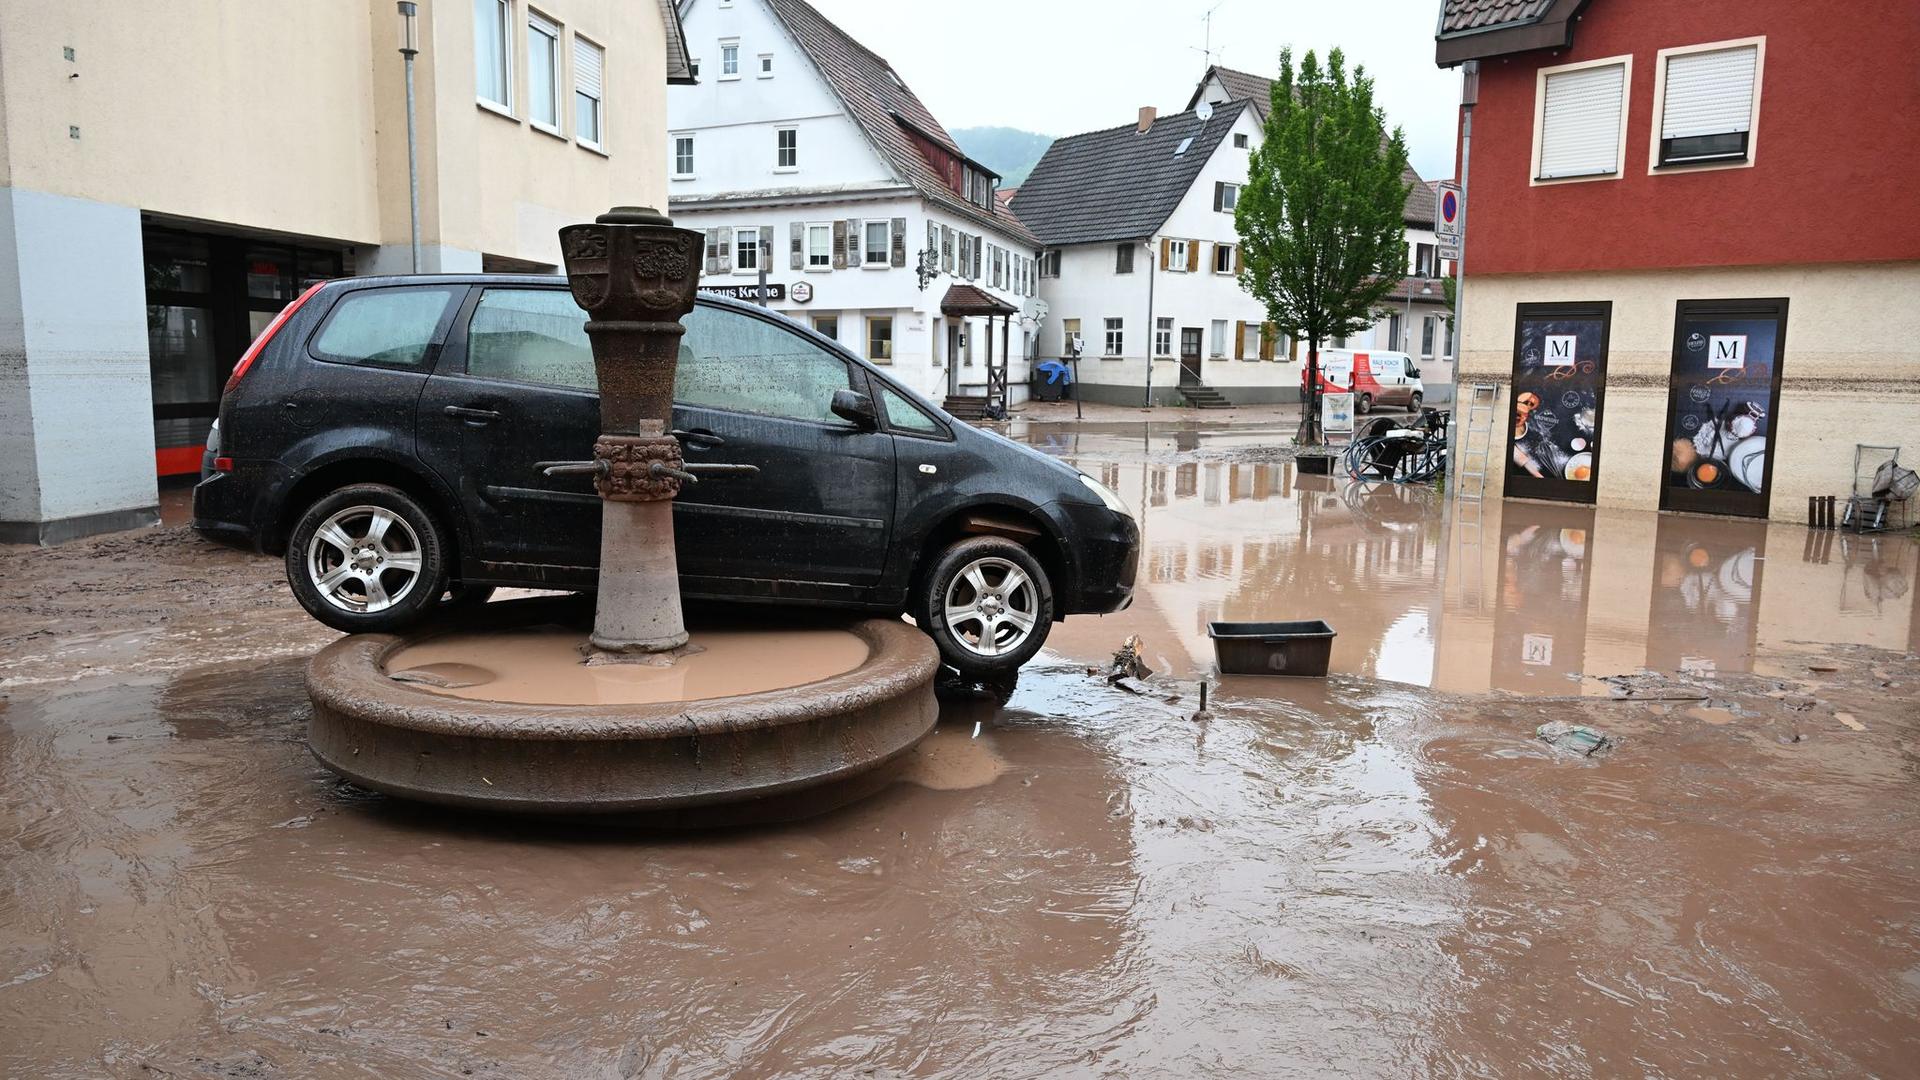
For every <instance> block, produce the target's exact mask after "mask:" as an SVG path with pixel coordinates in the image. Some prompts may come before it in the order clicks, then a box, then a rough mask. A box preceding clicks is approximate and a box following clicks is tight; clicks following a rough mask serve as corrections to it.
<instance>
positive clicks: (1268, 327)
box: [1260, 322, 1279, 360]
mask: <svg viewBox="0 0 1920 1080" xmlns="http://www.w3.org/2000/svg"><path fill="white" fill-rule="evenodd" d="M1277 336H1279V335H1278V333H1277V332H1276V331H1275V329H1274V325H1273V324H1272V323H1270V322H1269V323H1261V324H1260V359H1262V360H1271V359H1273V339H1274V338H1275V337H1277Z"/></svg>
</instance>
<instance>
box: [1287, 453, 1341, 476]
mask: <svg viewBox="0 0 1920 1080" xmlns="http://www.w3.org/2000/svg"><path fill="white" fill-rule="evenodd" d="M1293 467H1294V469H1295V470H1296V471H1298V472H1300V473H1301V474H1303V475H1306V476H1331V475H1333V455H1332V454H1301V455H1300V456H1299V457H1296V458H1294V459H1293Z"/></svg>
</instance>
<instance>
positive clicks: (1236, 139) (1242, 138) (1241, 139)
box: [1233, 131, 1247, 150]
mask: <svg viewBox="0 0 1920 1080" xmlns="http://www.w3.org/2000/svg"><path fill="white" fill-rule="evenodd" d="M1233 148H1234V149H1235V150H1245V149H1246V148H1247V133H1246V132H1244V131H1236V132H1234V133H1233Z"/></svg>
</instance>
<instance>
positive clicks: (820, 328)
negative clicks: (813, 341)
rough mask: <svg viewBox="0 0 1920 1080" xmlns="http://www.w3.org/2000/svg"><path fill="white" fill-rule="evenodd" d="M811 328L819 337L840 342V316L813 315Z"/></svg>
mask: <svg viewBox="0 0 1920 1080" xmlns="http://www.w3.org/2000/svg"><path fill="white" fill-rule="evenodd" d="M813 328H814V330H815V331H817V332H818V333H819V334H820V336H821V337H829V338H832V339H833V340H835V341H839V340H840V316H838V315H815V316H814V317H813Z"/></svg>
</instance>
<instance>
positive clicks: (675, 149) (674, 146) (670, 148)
mask: <svg viewBox="0 0 1920 1080" xmlns="http://www.w3.org/2000/svg"><path fill="white" fill-rule="evenodd" d="M682 139H685V140H686V142H687V171H686V172H681V171H680V140H682ZM699 152H700V143H699V140H698V139H697V138H695V133H694V132H691V131H676V132H674V133H673V134H671V135H669V136H667V157H668V158H669V159H670V160H669V161H668V162H667V175H668V176H670V177H672V178H673V179H675V180H691V179H693V178H694V175H695V170H696V169H697V168H699V164H700V159H699V157H698V155H699Z"/></svg>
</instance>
